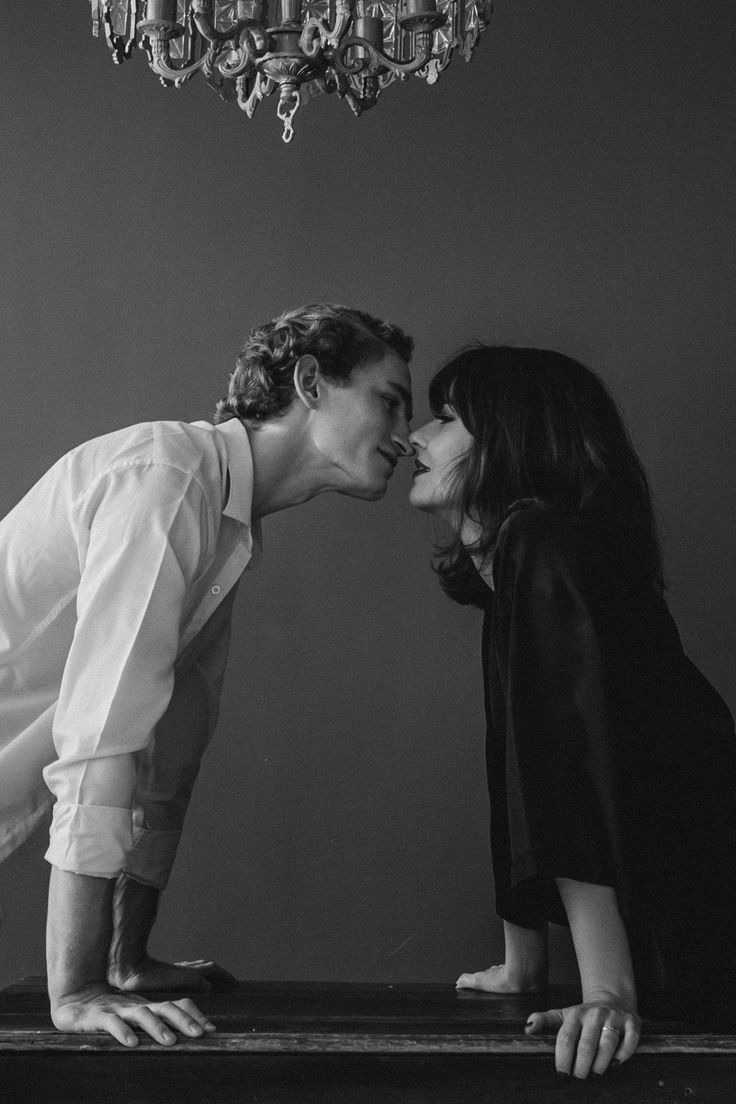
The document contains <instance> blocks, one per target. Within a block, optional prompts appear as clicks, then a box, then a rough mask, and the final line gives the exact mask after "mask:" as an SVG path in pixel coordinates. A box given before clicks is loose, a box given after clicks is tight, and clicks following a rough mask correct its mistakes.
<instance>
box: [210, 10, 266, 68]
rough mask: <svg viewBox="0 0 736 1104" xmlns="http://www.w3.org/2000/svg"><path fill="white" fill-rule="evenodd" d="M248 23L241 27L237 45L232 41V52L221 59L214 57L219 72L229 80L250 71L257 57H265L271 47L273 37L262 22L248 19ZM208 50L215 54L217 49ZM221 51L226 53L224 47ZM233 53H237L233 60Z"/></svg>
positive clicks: (213, 60)
mask: <svg viewBox="0 0 736 1104" xmlns="http://www.w3.org/2000/svg"><path fill="white" fill-rule="evenodd" d="M247 23H248V25H247V26H244V27H241V30H240V33H239V35H238V42H237V45H236V44H235V43H234V42H233V43H232V48H231V51H230V54H229V55H226V56H223V57H222V58H221V60H218V59H217V57H216V56H213V59H212V63H213V66H214V65H216V66H217V69H218V70H219V72H220V73H221V74H222V75H223V77H227V78H228V80H233V79H234V78H236V77H239V76H241V75H242V74H243V73H246V72H248V70H249V69H252V68H253V66H254V65H255V63H256V61H257V59H258V58H260V57H263V55H264V54H265V53H266V52H267V51H268V50H269V49H270V48H271V39H270V38H269V36H268V34H267V33H266V31H265V30H264V28H263V27H262V26H261V25H260V23H256V22H255V21H254V20H248V21H247ZM208 52H210V53H213V54H214V53H215V52H216V51H208ZM219 53H221V54H225V50H224V48H223V49H221V50H220V51H219ZM232 54H235V55H236V58H235V60H231V56H232Z"/></svg>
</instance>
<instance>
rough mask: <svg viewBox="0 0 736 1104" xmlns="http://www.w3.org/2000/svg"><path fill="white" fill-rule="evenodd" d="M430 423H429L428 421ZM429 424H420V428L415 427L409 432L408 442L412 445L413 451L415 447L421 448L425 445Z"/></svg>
mask: <svg viewBox="0 0 736 1104" xmlns="http://www.w3.org/2000/svg"><path fill="white" fill-rule="evenodd" d="M430 424H431V423H430ZM428 429H429V424H428V425H424V426H421V428H420V429H415V430H413V431H412V433H410V434H409V443H410V444H411V445H412V447H413V449H414V451H415V452H416V450H417V449H423V448H426V447H427V440H428V434H427V430H428Z"/></svg>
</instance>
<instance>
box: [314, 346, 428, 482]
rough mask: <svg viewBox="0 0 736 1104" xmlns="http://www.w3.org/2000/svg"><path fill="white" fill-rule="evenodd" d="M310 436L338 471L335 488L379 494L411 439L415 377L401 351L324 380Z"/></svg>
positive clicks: (408, 449)
mask: <svg viewBox="0 0 736 1104" xmlns="http://www.w3.org/2000/svg"><path fill="white" fill-rule="evenodd" d="M320 400H321V401H320V404H319V408H318V410H317V411H316V412H315V418H314V422H313V434H312V439H313V442H314V445H315V447H316V448H317V450H318V452H319V453H321V455H322V457H323V458H324V459H325V460H327V461H328V462H329V464H330V467H331V469H332V475H333V476H334V482H333V484H332V485H333V488H334V490H336V491H339V492H340V493H341V494H346V495H350V496H351V497H353V498H365V499H377V498H382V497H383V495H384V494H385V493H386V486H387V484H388V481H389V479H390V478H391V476H392V475H393V473H394V468H395V467H396V463H397V461H398V459H399V457H401V456H411V455H412V454H413V452H414V449H413V447H412V446H411V445H410V444H409V432H410V430H409V422H410V420H411V377H410V375H409V369H408V367H407V366H406V363H405V361H403V360H402V359H401V357H400V356H399V355H398V353H395V352H393V351H392V350H387V351H386V353H385V354H384V356H383V357H382V358H381V359H380V360H373V361H368V362H367V363H365V364H361V365H358V366H357V367H356V368H353V370H352V372H351V374H350V377H349V379H347V380H344V381H333V380H326V379H324V378H323V379H322V381H321V391H320Z"/></svg>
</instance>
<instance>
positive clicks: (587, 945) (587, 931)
mask: <svg viewBox="0 0 736 1104" xmlns="http://www.w3.org/2000/svg"><path fill="white" fill-rule="evenodd" d="M556 882H557V887H558V889H559V891H560V896H561V897H562V902H563V904H564V906H565V911H566V913H567V919H568V921H569V924H570V931H571V933H572V939H573V943H574V945H575V954H576V956H577V960H578V969H579V971H580V983H581V986H582V990H583V1001H588V1000H600V999H603V998H604V997H605V996H606V995H608V996H612V997H615V998H617V999H618V1000H619V1001H620V1002H621V1003H622V1005H624V1007H625V1008H626V1010H627V1011H630V1012H635V1011H636V983H635V980H634V968H633V965H632V962H631V952H630V950H629V941H628V937H627V935H626V929H625V927H624V922H623V920H622V919H621V914H620V912H619V910H618V901H617V900H616V891H615V890H614V889H613V888H612V887H611V886H602V885H593V884H592V883H589V882H577V881H573V880H572V879H571V878H557V879H556Z"/></svg>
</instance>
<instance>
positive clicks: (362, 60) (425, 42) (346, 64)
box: [333, 31, 433, 75]
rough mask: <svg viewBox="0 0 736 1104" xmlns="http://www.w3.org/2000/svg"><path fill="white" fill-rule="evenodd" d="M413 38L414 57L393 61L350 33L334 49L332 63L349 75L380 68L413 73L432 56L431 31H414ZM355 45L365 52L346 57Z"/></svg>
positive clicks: (376, 48) (364, 40) (381, 51)
mask: <svg viewBox="0 0 736 1104" xmlns="http://www.w3.org/2000/svg"><path fill="white" fill-rule="evenodd" d="M414 38H415V46H416V49H417V53H416V54H415V55H414V57H413V58H412V59H411V60H410V61H395V60H394V59H393V58H392V57H389V55H388V54H386V53H384V51H383V50H379V49H378V47H377V46H374V45H373V44H372V43H371V42H368V41H367V40H366V39H364V38H359V37H358V36H357V35H350V36H349V37H348V38H346V39H345V40H344V41H343V42H342V43H341V44H340V46H339V48H338V49H337V50H336V51H335V53H334V56H333V63H334V65H335V66H336V68H337V69H339V70H340V71H341V72H343V73H348V74H351V75H354V74H357V73H361V72H362V71H363V70H364V69H380V68H384V69H389V70H391V72H392V73H399V74H402V73H403V74H406V73H415V72H416V71H417V69H421V68H422V66H423V65H426V64H427V62H428V61H429V59H430V57H431V56H432V38H433V32H432V31H416V32H415V35H414ZM356 46H359V47H360V48H361V49H362V50H364V51H365V54H363V55H362V56H360V57H354V58H352V59H348V58H347V57H346V54H347V52H348V50H350V49H352V48H354V47H356Z"/></svg>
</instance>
